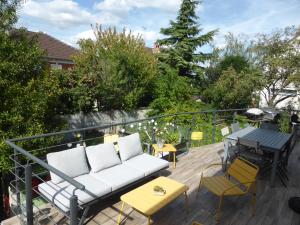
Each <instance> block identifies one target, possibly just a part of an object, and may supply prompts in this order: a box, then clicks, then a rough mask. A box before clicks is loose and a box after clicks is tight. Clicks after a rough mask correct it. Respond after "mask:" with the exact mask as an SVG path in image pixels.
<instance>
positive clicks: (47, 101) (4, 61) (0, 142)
mask: <svg viewBox="0 0 300 225" xmlns="http://www.w3.org/2000/svg"><path fill="white" fill-rule="evenodd" d="M18 2H19V1H13V0H11V1H9V0H8V1H5V0H4V1H2V0H1V2H0V4H1V5H0V6H1V8H0V19H1V20H0V21H1V22H0V23H1V24H0V90H1V95H0V181H1V188H0V195H1V197H0V199H1V200H0V207H1V208H0V220H2V219H3V218H5V215H4V212H3V202H2V200H3V198H2V195H3V194H5V195H7V194H8V193H7V192H8V182H9V180H8V179H7V178H8V170H9V169H10V168H11V166H12V162H11V160H10V159H9V156H10V155H11V154H12V150H11V148H10V147H9V146H8V145H6V143H5V140H6V139H9V138H16V137H23V136H31V135H36V134H41V133H47V132H50V131H53V130H55V129H60V128H61V126H60V125H62V123H61V121H59V120H56V117H55V115H56V109H55V103H56V101H57V96H58V95H59V94H60V87H59V82H58V80H57V78H56V77H55V76H54V75H53V74H52V73H50V72H49V71H48V70H47V67H46V64H45V60H44V56H45V54H44V52H43V51H42V50H41V49H40V48H39V46H38V45H37V42H36V40H35V39H32V38H31V39H28V38H27V36H26V35H25V34H24V31H20V30H19V31H14V32H12V29H11V28H12V27H13V24H14V23H15V22H16V20H17V15H16V9H17V6H18ZM38 144H39V143H38V142H35V143H30V146H31V147H37V145H38ZM22 146H23V147H25V148H26V147H29V144H28V145H25V144H24V143H23V144H22Z"/></svg>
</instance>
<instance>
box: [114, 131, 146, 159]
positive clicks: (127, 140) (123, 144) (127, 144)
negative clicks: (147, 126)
mask: <svg viewBox="0 0 300 225" xmlns="http://www.w3.org/2000/svg"><path fill="white" fill-rule="evenodd" d="M118 144H119V152H120V157H121V160H122V161H123V162H124V161H126V160H128V159H130V158H132V157H134V156H137V155H140V154H142V153H143V148H142V144H141V139H140V135H139V133H134V134H131V135H128V136H125V137H120V138H119V141H118Z"/></svg>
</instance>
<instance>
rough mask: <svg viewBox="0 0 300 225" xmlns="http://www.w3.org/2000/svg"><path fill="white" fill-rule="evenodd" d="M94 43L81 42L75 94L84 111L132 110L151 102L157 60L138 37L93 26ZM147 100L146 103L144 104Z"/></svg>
mask: <svg viewBox="0 0 300 225" xmlns="http://www.w3.org/2000/svg"><path fill="white" fill-rule="evenodd" d="M94 32H95V37H96V40H95V41H92V40H81V41H80V42H79V45H80V49H81V53H80V54H79V55H77V56H76V57H75V64H76V67H75V70H74V72H75V73H77V76H78V84H77V86H76V87H75V89H74V94H75V95H76V96H78V97H77V98H76V99H77V101H78V105H80V106H81V109H82V110H84V111H92V110H94V109H97V110H100V111H103V110H111V109H122V110H131V109H136V108H137V107H139V106H144V105H147V104H148V103H149V101H150V99H148V96H150V93H151V89H152V87H151V84H152V80H153V79H154V78H155V76H156V75H157V60H156V58H155V56H154V55H153V54H152V53H150V52H149V51H148V50H147V49H146V47H145V43H144V41H143V39H142V38H141V37H140V36H137V37H136V36H134V35H132V34H131V32H129V33H128V32H126V31H125V30H123V32H120V33H118V32H117V31H116V29H111V28H109V29H107V30H102V29H101V27H98V26H96V28H95V30H94ZM146 100H148V102H146Z"/></svg>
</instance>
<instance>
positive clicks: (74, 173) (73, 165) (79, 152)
mask: <svg viewBox="0 0 300 225" xmlns="http://www.w3.org/2000/svg"><path fill="white" fill-rule="evenodd" d="M47 161H48V164H49V165H51V166H53V167H54V168H56V169H58V170H59V171H61V172H63V173H65V174H66V175H68V176H69V177H78V176H80V175H82V174H87V173H89V167H88V164H87V160H86V156H85V151H84V148H83V147H82V146H80V147H77V148H72V149H68V150H64V151H60V152H53V153H49V154H47ZM50 175H51V180H52V182H53V183H55V184H57V183H60V182H62V181H63V179H62V178H61V177H59V176H57V175H56V174H54V173H52V172H50Z"/></svg>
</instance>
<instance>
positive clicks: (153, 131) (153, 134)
mask: <svg viewBox="0 0 300 225" xmlns="http://www.w3.org/2000/svg"><path fill="white" fill-rule="evenodd" d="M151 136H152V137H151V138H152V143H156V137H155V129H154V128H152V135H151Z"/></svg>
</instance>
